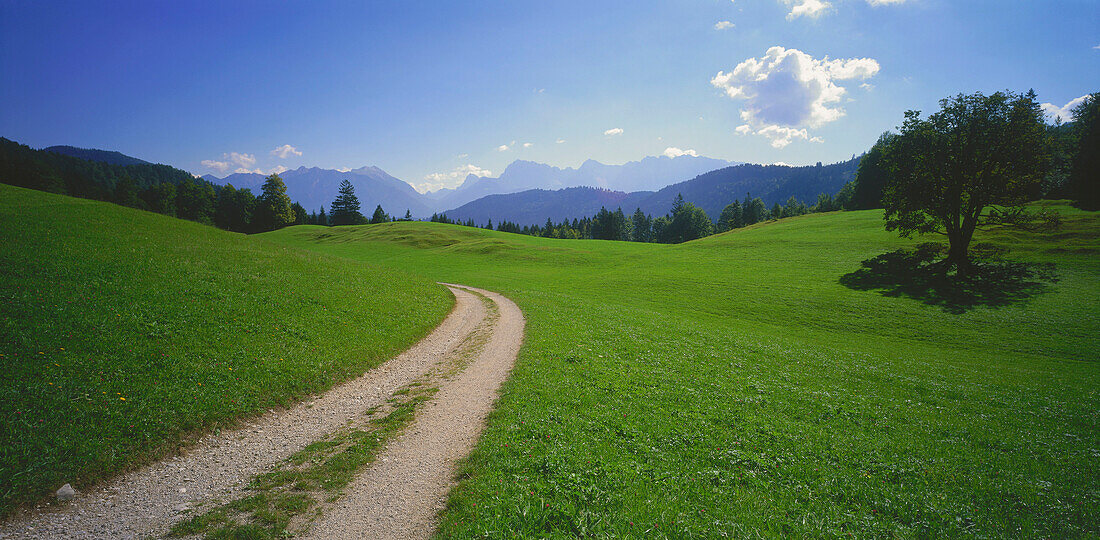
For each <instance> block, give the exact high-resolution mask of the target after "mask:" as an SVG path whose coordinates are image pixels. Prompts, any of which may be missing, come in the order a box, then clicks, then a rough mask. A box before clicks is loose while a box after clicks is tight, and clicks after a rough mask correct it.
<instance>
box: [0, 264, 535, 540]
mask: <svg viewBox="0 0 1100 540" xmlns="http://www.w3.org/2000/svg"><path fill="white" fill-rule="evenodd" d="M449 288H450V289H451V291H452V292H453V293H454V295H455V297H456V304H455V308H454V310H453V311H452V312H451V314H450V315H449V316H448V317H447V318H446V319H444V321H443V322H442V323H441V324H440V325H439V327H437V328H436V329H435V330H434V331H433V332H432V333H431V334H430V335H428V337H426V338H424V339H423V340H421V341H420V342H419V343H417V344H416V345H414V346H413V347H411V348H410V349H408V350H407V351H405V352H404V353H402V354H401V355H399V356H397V357H396V358H394V359H392V360H389V361H388V362H386V363H384V364H382V365H381V366H379V367H377V368H375V369H373V370H371V371H369V372H367V373H366V374H365V375H363V376H362V377H359V378H357V379H354V380H352V381H348V382H346V383H344V384H342V385H340V386H337V387H336V388H334V389H332V390H330V391H329V392H326V393H325V394H324V395H322V396H319V397H317V398H315V399H312V400H309V401H306V402H303V403H300V404H298V405H296V406H294V407H293V408H291V409H289V410H286V411H280V412H272V413H270V414H267V415H264V416H262V417H260V418H258V419H256V420H255V421H253V422H251V423H250V424H248V425H246V426H244V427H242V428H240V429H236V430H232V431H223V432H221V433H220V434H217V435H214V434H210V435H207V436H206V437H204V438H202V439H201V440H199V441H198V442H197V443H196V444H195V445H194V446H193V447H192V448H191V449H189V450H187V451H186V452H185V453H184V454H182V455H180V456H177V457H173V458H169V459H166V460H163V461H160V462H158V463H154V464H152V465H149V466H146V467H143V468H141V469H138V470H136V471H134V472H131V473H128V474H126V475H123V476H121V477H119V478H116V479H115V480H112V481H110V482H108V483H106V484H105V485H103V486H102V487H100V488H97V489H95V490H93V491H91V492H89V493H80V494H78V495H77V498H76V500H74V501H73V502H71V503H67V504H63V505H61V506H49V507H45V508H42V509H38V510H35V511H31V512H26V513H23V514H21V515H17V516H16V517H14V518H13V519H10V520H8V521H6V522H5V523H2V524H0V539H5V540H6V539H9V538H12V539H14V538H147V537H150V536H160V535H163V534H164V533H165V532H167V530H168V528H169V527H170V526H171V525H172V524H173V523H174V522H176V521H178V520H179V519H180V518H182V517H184V512H185V511H187V510H189V509H191V508H194V507H196V506H197V505H198V504H199V503H202V502H206V501H210V500H212V499H220V500H228V499H230V498H231V497H233V496H235V495H237V494H239V493H240V491H241V487H242V486H244V485H247V483H248V481H249V480H250V479H251V477H252V476H254V475H256V474H257V473H260V472H263V471H264V470H266V469H268V468H269V467H271V466H272V465H274V464H275V463H278V462H280V461H281V460H283V459H285V458H286V457H288V456H290V455H291V454H293V453H294V452H296V451H298V450H300V449H301V448H303V447H304V446H305V445H307V444H309V443H310V442H312V441H314V440H316V439H319V438H321V437H323V436H325V435H326V434H328V433H330V432H332V431H334V430H336V429H337V428H339V427H341V426H342V425H344V424H345V423H347V422H348V421H349V420H351V419H353V418H358V417H360V415H362V414H363V413H364V412H365V411H367V410H368V409H370V408H371V407H374V406H377V405H380V404H382V403H384V402H385V400H386V399H387V398H389V397H390V396H391V395H392V394H393V392H394V391H396V390H398V389H400V388H401V387H403V386H405V385H407V384H409V383H410V382H412V381H414V380H416V379H417V378H419V377H421V376H423V375H424V374H425V373H427V372H429V371H430V370H431V369H432V368H433V367H434V366H435V365H436V364H438V363H440V362H442V361H443V360H444V359H445V358H446V357H447V355H448V354H449V353H451V352H452V351H453V350H454V349H455V348H456V347H457V346H459V345H460V344H461V343H462V341H463V340H464V339H465V338H466V336H468V335H469V334H470V333H471V332H473V330H474V329H475V328H476V327H477V326H478V323H480V322H481V321H482V320H483V319H484V318H485V317H486V316H487V312H486V309H485V307H484V305H483V304H482V302H481V299H479V298H478V297H477V296H475V295H473V294H471V293H469V292H467V291H465V290H463V289H461V288H459V287H455V286H449ZM483 294H485V295H486V296H490V297H491V298H493V299H494V301H496V303H497V304H498V305H499V306H500V309H501V315H502V316H501V318H500V319H499V323H498V325H499V326H501V327H503V328H505V330H504V331H498V330H497V329H496V328H494V330H493V336H492V338H491V341H490V343H489V344H488V345H487V346H486V348H485V351H490V350H492V351H501V352H500V353H497V354H498V355H499V354H503V353H504V351H510V354H511V356H510V357H509V358H507V359H505V360H502V361H501V362H504V364H506V365H505V367H503V368H496V371H492V370H490V371H492V372H491V373H486V375H484V377H485V378H484V379H483V380H482V381H481V382H480V383H478V384H484V385H485V386H484V387H478V388H472V387H469V388H465V389H464V391H468V392H474V393H478V394H481V395H483V396H484V397H483V398H482V399H480V400H477V399H474V400H473V401H478V403H476V404H475V403H471V404H470V409H471V410H473V409H477V410H481V408H482V405H481V404H480V401H486V400H487V401H486V404H485V405H484V407H488V406H489V405H491V403H492V399H493V396H495V391H496V388H497V386H499V384H500V383H499V382H498V379H499V381H503V377H505V376H506V375H507V369H508V368H509V367H510V366H511V362H512V361H513V360H514V358H515V352H516V351H517V350H518V348H519V342H520V341H521V340H522V329H523V316H522V314H521V313H519V310H518V308H515V304H512V303H511V302H510V301H508V300H506V299H504V298H503V297H500V296H499V295H495V294H494V293H483ZM505 336H508V338H507V339H508V340H509V343H507V344H503V345H501V344H498V342H499V341H501V339H504V337H505ZM512 342H514V343H512ZM482 356H485V355H482ZM481 363H482V359H481V358H478V359H477V360H475V361H474V362H473V363H472V364H471V365H470V367H469V368H467V371H470V370H471V369H474V368H475V367H476V366H479V365H481ZM498 363H499V362H498ZM504 364H501V365H504ZM500 369H503V371H502V372H501V371H500ZM459 379H461V380H466V379H467V377H466V375H465V373H463V374H462V375H460V376H459V377H457V378H456V379H455V380H456V381H457V380H459ZM475 382H476V381H475ZM490 385H491V386H490ZM450 386H451V385H450V384H448V385H446V386H445V387H444V388H443V389H441V391H440V393H439V394H437V397H436V398H435V399H434V400H433V402H432V403H431V404H429V405H426V409H425V411H424V412H423V413H421V414H422V415H423V417H424V418H427V417H429V416H431V415H434V414H436V413H433V412H432V411H435V410H437V409H438V408H439V406H438V405H436V403H437V402H440V401H441V398H444V397H446V396H448V395H450V393H452V392H453V391H449V390H447V388H449V387H450ZM444 392H447V393H444ZM447 403H448V404H449V405H448V407H463V408H464V407H466V405H465V403H466V401H464V400H461V399H460V400H459V401H457V402H456V401H453V400H452V399H451V398H449V401H447ZM459 412H462V413H463V416H465V413H466V411H465V409H464V410H462V411H459ZM486 413H487V409H486ZM483 418H484V414H482V415H481V416H478V417H477V419H476V420H475V419H473V417H471V418H470V419H469V421H475V422H477V425H476V426H474V427H469V426H466V425H465V424H463V425H454V424H435V425H434V426H435V427H434V428H433V429H442V430H443V431H445V432H450V431H461V432H462V433H464V434H465V435H463V436H462V437H461V438H460V440H461V443H462V444H463V445H464V446H462V448H468V447H469V446H471V445H472V444H473V441H474V440H475V439H476V436H477V432H478V431H480V425H481V419H483ZM452 421H456V420H452ZM462 421H464V422H465V421H467V419H465V418H464V419H463V420H462ZM422 425H423V424H422V422H421V418H420V417H418V419H417V420H416V422H415V423H414V424H413V425H412V426H411V428H410V430H409V433H413V432H416V431H417V430H419V429H422V428H421V427H420V426H422ZM434 436H435V435H433V437H434ZM444 436H446V437H448V439H447V440H450V435H449V433H442V434H438V437H440V439H441V440H443V437H444ZM467 439H468V442H467ZM400 441H401V439H398V441H396V442H395V445H391V446H396V445H397V444H401V442H400ZM456 448H457V447H456ZM456 451H457V450H456ZM461 452H462V453H461V454H455V455H453V456H452V457H451V458H449V459H448V460H447V461H446V463H448V464H453V462H454V460H455V459H457V458H458V457H460V456H461V455H465V452H466V451H465V450H462V451H461ZM451 453H454V452H451ZM387 458H388V461H393V459H392V458H389V450H387V451H386V453H384V454H382V456H381V459H379V461H378V463H380V464H383V465H386V464H387V461H386V460H387ZM376 468H377V467H376ZM373 470H374V469H373V468H372V469H371V471H373ZM447 474H449V473H447ZM449 478H450V477H449V476H447V479H449ZM360 483H361V482H360V481H357V482H356V483H355V486H354V487H351V488H350V490H351V491H355V492H356V493H351V494H349V496H348V497H347V498H346V499H345V500H344V503H347V502H350V501H352V500H357V497H358V494H357V492H358V491H359V490H361V489H362V488H361V487H360ZM76 487H77V489H79V486H76ZM391 487H392V486H391ZM443 490H444V491H442V492H440V493H439V495H435V494H434V492H433V495H432V497H433V498H432V499H431V502H430V503H428V508H429V509H430V508H431V507H432V506H431V505H433V504H436V503H437V501H438V500H440V499H441V497H442V495H443V493H445V487H444V488H443ZM424 496H425V497H427V494H425V495H424ZM406 502H407V501H406ZM413 506H415V505H413ZM340 508H343V503H341V505H340ZM410 508H411V506H410ZM427 516H428V519H429V521H430V518H431V512H428V514H427ZM326 523H327V522H326ZM425 527H427V526H426V525H425V526H422V527H420V528H418V529H417V530H424V531H429V530H430V528H425ZM426 534H427V532H424V533H421V536H424V535H426ZM359 537H361V536H359ZM381 537H382V536H379V538H381Z"/></svg>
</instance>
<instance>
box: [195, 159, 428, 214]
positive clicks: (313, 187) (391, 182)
mask: <svg viewBox="0 0 1100 540" xmlns="http://www.w3.org/2000/svg"><path fill="white" fill-rule="evenodd" d="M279 176H280V177H281V178H282V179H283V182H284V183H285V184H286V192H287V195H289V196H290V199H291V200H293V201H295V202H298V203H299V204H301V205H302V206H303V207H304V208H305V209H306V210H307V211H310V212H316V211H318V210H320V209H321V207H322V206H324V207H325V208H326V209H328V207H329V206H330V205H331V204H332V201H333V199H335V198H336V193H337V191H339V189H340V183H341V182H343V181H344V180H347V181H349V182H351V185H352V186H353V187H355V196H356V197H358V198H359V202H360V204H361V205H362V211H363V213H364V214H367V215H370V213H371V212H373V211H374V207H375V205H382V208H384V209H385V210H386V212H388V213H390V214H396V215H398V216H403V215H405V211H406V210H408V211H409V212H411V213H412V215H413V216H416V217H428V216H430V215H431V214H432V212H434V211H435V210H434V209H433V208H434V206H433V205H431V204H429V203H430V202H431V201H430V200H429V199H428V198H427V197H425V196H424V195H422V194H420V193H418V192H417V191H416V190H415V189H413V188H412V186H410V185H409V184H408V183H407V182H404V181H402V180H398V179H397V178H394V177H393V176H390V175H389V174H388V173H386V171H383V170H382V169H379V168H378V167H360V168H358V169H352V170H350V171H346V172H341V171H337V170H334V169H321V168H317V167H308V168H307V167H298V168H297V169H291V170H288V171H284V172H281V173H279ZM202 178H203V179H204V180H206V181H208V182H210V183H212V184H220V185H223V186H224V185H226V184H232V185H233V187H235V188H237V189H245V188H247V189H251V190H252V193H254V194H256V195H259V193H260V187H261V186H263V183H264V180H265V179H266V178H267V177H266V176H265V175H262V174H257V173H235V174H231V175H229V176H226V177H225V178H218V177H216V176H214V175H210V174H208V175H205V176H203V177H202Z"/></svg>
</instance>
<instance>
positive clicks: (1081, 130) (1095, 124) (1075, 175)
mask: <svg viewBox="0 0 1100 540" xmlns="http://www.w3.org/2000/svg"><path fill="white" fill-rule="evenodd" d="M1073 123H1074V125H1075V128H1076V131H1077V149H1076V152H1075V153H1074V157H1073V168H1072V170H1071V171H1070V179H1069V182H1070V190H1071V192H1070V195H1071V196H1072V197H1073V198H1074V199H1076V200H1077V204H1079V205H1080V206H1081V207H1082V208H1085V209H1087V210H1098V209H1100V92H1097V93H1094V94H1090V95H1089V96H1088V97H1087V98H1085V101H1084V102H1082V103H1081V104H1079V105H1077V106H1076V107H1074V108H1073Z"/></svg>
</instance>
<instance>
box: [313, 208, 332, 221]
mask: <svg viewBox="0 0 1100 540" xmlns="http://www.w3.org/2000/svg"><path fill="white" fill-rule="evenodd" d="M317 224H318V225H325V226H328V225H331V224H332V222H330V221H329V219H328V216H327V215H325V207H324V205H322V206H321V212H320V213H318V214H317Z"/></svg>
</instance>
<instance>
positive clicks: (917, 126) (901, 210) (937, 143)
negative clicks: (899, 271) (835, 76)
mask: <svg viewBox="0 0 1100 540" xmlns="http://www.w3.org/2000/svg"><path fill="white" fill-rule="evenodd" d="M1045 134H1046V129H1045V124H1044V122H1043V114H1042V111H1041V110H1040V108H1039V104H1038V103H1037V102H1036V98H1035V92H1034V91H1029V92H1028V93H1027V94H1022V95H1021V94H1015V93H1013V92H996V93H994V94H991V95H989V96H986V95H983V94H982V93H981V92H978V93H975V94H971V95H963V94H959V95H958V96H955V97H954V98H945V99H943V100H941V101H940V110H939V111H938V112H936V113H933V114H931V115H929V117H928V118H927V119H922V118H921V115H920V111H907V112H906V113H905V122H904V124H902V127H901V133H900V134H899V135H898V136H897V138H896V139H894V140H893V141H892V143H891V144H890V145H889V149H888V150H887V151H886V153H885V157H884V164H885V167H886V170H887V171H888V175H889V176H888V178H887V182H886V185H885V187H884V188H883V199H882V200H883V204H884V205H885V207H886V212H885V216H884V217H885V220H886V230H888V231H898V233H899V234H900V235H901V236H902V237H906V238H908V237H910V236H912V235H913V234H914V233H929V232H940V233H943V234H946V235H947V239H948V243H949V248H948V255H947V259H945V260H944V261H943V270H944V272H948V271H950V270H951V269H952V268H954V269H956V272H957V274H958V275H959V276H965V275H966V274H967V272H968V271H969V268H970V259H969V248H970V240H971V238H973V235H974V230H975V229H976V228H977V227H979V226H981V225H988V224H998V223H1006V222H1013V221H1017V222H1018V221H1019V219H1018V218H1019V216H1020V215H1021V213H1022V211H1023V208H1022V204H1023V203H1024V202H1026V200H1027V196H1028V194H1029V193H1032V192H1033V191H1034V188H1035V186H1036V185H1037V184H1038V183H1039V182H1040V181H1041V180H1042V178H1043V174H1044V169H1045V166H1046V161H1047V159H1046V154H1045V149H1044V143H1045ZM990 205H1000V206H1002V207H1009V208H1008V209H1003V210H1001V209H994V210H993V211H991V212H990V213H989V214H988V215H986V216H984V217H983V212H984V211H985V209H986V208H987V207H989V206H990Z"/></svg>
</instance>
